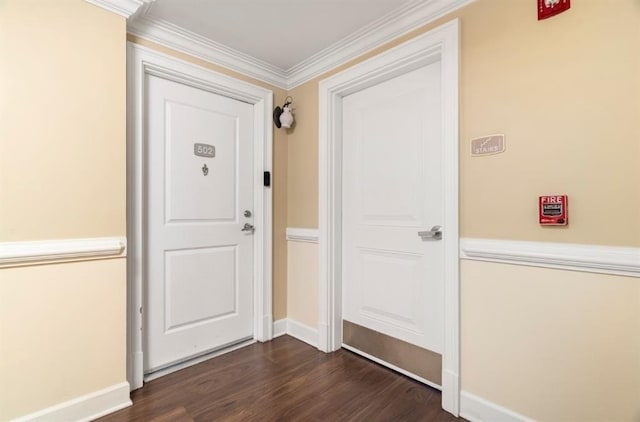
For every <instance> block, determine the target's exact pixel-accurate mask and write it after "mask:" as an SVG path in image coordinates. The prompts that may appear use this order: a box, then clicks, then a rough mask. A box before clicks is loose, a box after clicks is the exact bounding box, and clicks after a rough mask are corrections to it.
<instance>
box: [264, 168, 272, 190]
mask: <svg viewBox="0 0 640 422" xmlns="http://www.w3.org/2000/svg"><path fill="white" fill-rule="evenodd" d="M264 185H265V186H266V187H269V186H271V172H270V171H265V172H264Z"/></svg>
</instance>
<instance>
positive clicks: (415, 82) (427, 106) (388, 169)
mask: <svg viewBox="0 0 640 422" xmlns="http://www.w3.org/2000/svg"><path fill="white" fill-rule="evenodd" d="M440 81H441V75H440V61H436V62H434V63H432V64H429V65H427V66H424V67H421V68H419V69H416V70H413V71H411V72H408V73H405V74H403V75H400V76H397V77H395V78H393V79H389V80H387V81H384V82H381V83H380V84H378V85H374V86H371V87H369V88H366V89H363V90H362V91H358V92H356V93H354V94H351V95H349V96H346V97H344V98H343V101H342V110H343V124H342V128H343V135H342V139H343V140H344V142H343V144H342V148H343V152H342V153H343V156H342V158H343V165H342V169H343V170H342V186H343V192H342V221H343V224H342V257H343V259H342V292H343V297H342V304H343V305H342V318H343V319H344V320H348V321H350V322H353V323H356V324H358V325H360V326H363V327H366V328H370V329H372V330H375V331H377V332H381V333H383V334H386V335H388V336H391V337H394V338H396V339H400V340H403V341H405V342H408V343H411V344H414V345H416V346H419V347H421V348H424V349H428V350H431V351H433V352H436V353H438V354H442V346H443V338H444V333H443V331H444V314H443V312H444V284H443V264H444V261H443V258H444V249H443V248H444V244H443V242H442V241H440V240H436V239H429V240H423V239H422V238H421V237H419V236H418V232H420V231H424V230H429V229H430V228H431V227H432V226H435V225H441V224H443V219H444V207H443V192H442V168H443V165H442V162H441V156H442V155H441V154H442V153H441V149H442V148H441V147H442V145H441V123H442V122H441V115H442V113H441V111H440V107H441V96H440Z"/></svg>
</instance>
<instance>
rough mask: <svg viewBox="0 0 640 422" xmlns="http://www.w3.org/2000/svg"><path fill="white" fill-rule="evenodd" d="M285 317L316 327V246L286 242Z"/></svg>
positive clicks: (314, 244) (313, 244)
mask: <svg viewBox="0 0 640 422" xmlns="http://www.w3.org/2000/svg"><path fill="white" fill-rule="evenodd" d="M287 250H288V261H287V275H288V277H287V281H288V282H287V289H288V294H287V298H288V302H287V317H288V318H291V319H293V320H295V321H297V322H301V323H303V324H305V325H308V326H309V327H312V328H314V329H315V328H316V327H317V326H318V245H317V244H316V243H306V242H293V241H290V242H288V247H287Z"/></svg>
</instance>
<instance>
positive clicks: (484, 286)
mask: <svg viewBox="0 0 640 422" xmlns="http://www.w3.org/2000/svg"><path fill="white" fill-rule="evenodd" d="M461 271H462V280H463V284H462V298H461V307H462V354H461V357H462V367H461V373H462V389H463V390H464V391H468V392H471V393H473V394H475V395H477V396H479V397H482V398H484V399H486V400H489V401H491V402H493V403H496V404H498V405H501V406H503V407H506V408H508V409H511V410H514V411H516V412H518V413H520V414H523V415H526V416H528V417H530V418H533V419H534V420H539V421H581V422H588V421H592V422H601V421H611V422H616V421H629V422H632V421H638V420H640V282H639V280H638V279H637V278H631V277H618V276H611V275H602V274H590V273H583V272H574V271H559V270H551V269H546V268H535V267H524V266H514V265H505V264H495V263H486V262H477V261H476V262H473V261H462V268H461Z"/></svg>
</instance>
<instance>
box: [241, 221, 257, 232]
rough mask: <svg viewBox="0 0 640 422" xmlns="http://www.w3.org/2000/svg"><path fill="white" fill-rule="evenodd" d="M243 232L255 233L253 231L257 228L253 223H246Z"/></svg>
mask: <svg viewBox="0 0 640 422" xmlns="http://www.w3.org/2000/svg"><path fill="white" fill-rule="evenodd" d="M242 231H243V232H251V234H253V232H255V231H256V228H255V227H253V224H249V223H244V227H243V228H242Z"/></svg>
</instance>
